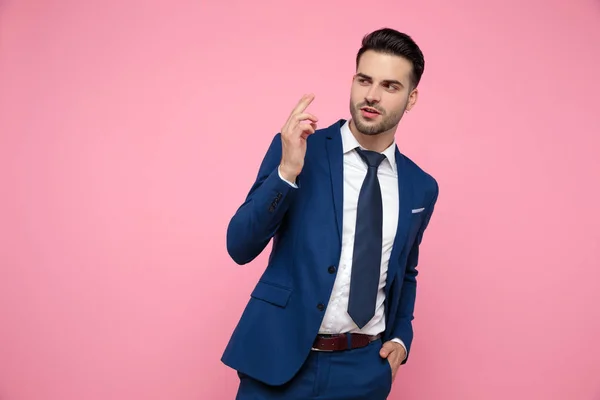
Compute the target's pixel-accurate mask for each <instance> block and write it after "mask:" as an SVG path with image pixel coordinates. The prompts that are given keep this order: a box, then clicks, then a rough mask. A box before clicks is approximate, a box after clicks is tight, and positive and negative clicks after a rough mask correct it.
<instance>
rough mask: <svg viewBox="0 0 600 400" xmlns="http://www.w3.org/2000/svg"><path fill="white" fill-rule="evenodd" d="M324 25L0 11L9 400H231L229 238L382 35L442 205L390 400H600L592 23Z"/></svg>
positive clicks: (353, 6) (421, 5)
mask: <svg viewBox="0 0 600 400" xmlns="http://www.w3.org/2000/svg"><path fill="white" fill-rule="evenodd" d="M209 3H210V4H209ZM332 4H333V2H330V3H328V5H319V2H318V1H316V0H313V1H305V2H281V1H270V2H263V3H262V4H258V3H256V2H242V1H217V2H212V1H211V2H209V1H200V2H198V1H189V2H184V1H178V2H175V1H172V2H167V1H161V2H159V1H148V0H144V1H142V0H134V1H131V0H130V1H127V2H122V1H75V0H71V1H63V2H52V1H41V0H40V1H17V0H5V1H2V2H1V3H0V46H1V47H0V184H1V186H0V187H1V189H2V196H1V197H0V210H1V211H0V221H1V222H0V226H1V228H0V264H1V270H0V323H1V325H0V398H1V399H2V400H83V399H85V400H100V399H102V400H104V399H114V400H132V399H135V400H138V399H139V400H154V399H161V400H162V399H170V400H175V399H177V400H188V399H189V400H192V399H211V400H212V399H232V398H233V397H234V393H235V391H236V385H237V377H236V375H235V373H234V372H233V371H231V370H229V369H227V368H226V367H224V366H223V365H222V364H221V363H220V361H219V358H220V356H221V353H222V351H223V348H224V346H225V343H226V341H227V340H228V337H229V334H230V332H231V330H232V329H233V327H234V325H235V323H236V322H237V319H238V318H239V316H240V313H241V311H242V308H243V307H244V305H245V302H246V300H247V299H248V295H249V292H250V290H251V289H252V287H253V286H254V284H255V282H256V280H257V278H258V276H259V274H260V273H261V271H262V269H263V268H264V263H265V261H266V257H267V254H268V253H267V252H265V253H263V255H262V256H261V257H260V258H259V259H258V260H256V261H255V262H254V263H253V264H252V265H250V266H246V267H238V266H236V265H235V264H234V263H233V262H232V261H231V260H230V259H229V258H228V256H227V254H226V250H225V229H226V226H227V222H228V221H229V218H230V217H231V215H232V214H233V212H234V211H235V209H236V208H237V206H238V205H239V204H240V203H241V201H243V198H244V196H245V195H246V192H247V190H248V188H249V187H250V185H251V183H252V181H253V179H254V177H255V174H256V170H257V167H258V164H259V162H260V160H261V159H262V157H263V155H264V151H265V150H266V148H267V146H268V144H269V143H270V140H271V138H272V136H273V135H274V134H275V133H276V132H277V131H278V130H279V128H280V126H281V125H282V124H283V122H284V119H285V118H286V117H287V114H288V112H289V111H290V110H291V108H292V107H293V106H294V104H295V103H296V101H297V100H298V99H299V98H300V96H301V95H302V94H303V93H305V92H309V91H312V92H314V93H315V94H316V100H315V101H314V103H313V105H311V107H310V110H311V111H312V112H314V113H315V114H316V115H317V116H319V118H320V119H321V126H326V125H329V124H330V123H332V122H334V121H335V120H336V119H338V118H341V117H347V113H348V96H349V88H350V79H351V76H352V74H353V72H354V57H355V54H356V51H357V50H358V47H359V44H360V39H361V37H362V35H363V34H364V33H366V32H368V31H371V30H373V29H377V28H380V27H383V26H391V27H394V28H397V29H399V30H402V31H406V32H408V33H410V34H411V35H413V36H414V38H415V39H416V40H417V42H418V43H419V44H420V45H421V46H422V48H423V51H424V52H425V55H426V70H425V75H424V77H423V82H422V87H421V97H420V102H419V104H418V105H417V107H416V108H415V109H414V110H413V111H412V112H411V113H410V114H408V116H407V117H406V118H405V119H404V120H403V122H402V125H401V129H400V130H399V135H398V140H399V143H400V146H401V148H402V151H404V152H405V153H406V154H408V155H409V156H410V157H411V158H413V159H414V160H416V161H417V162H418V163H419V164H420V165H422V166H423V167H424V168H425V169H426V170H428V171H430V172H431V173H432V174H433V175H434V176H435V177H436V178H437V179H438V181H439V183H440V187H441V194H440V200H439V204H438V208H437V212H436V215H435V216H434V219H433V220H432V224H431V225H430V228H429V230H428V234H427V235H426V239H425V242H424V245H423V252H422V261H421V267H420V270H421V275H420V290H419V298H418V300H417V310H416V312H417V318H416V320H415V331H416V337H415V342H414V348H413V353H412V356H411V360H410V362H409V363H408V364H407V365H406V366H405V367H403V368H402V370H401V373H400V374H399V376H398V378H397V380H396V382H395V384H394V388H393V392H392V396H391V399H403V400H406V399H414V400H417V399H418V400H470V399H474V400H496V399H498V400H499V399H508V398H510V399H524V400H537V399H540V400H554V399H556V400H588V399H600V342H599V341H600V250H599V246H598V244H599V243H598V242H599V233H598V230H599V229H598V227H599V226H600V211H599V208H600V207H599V204H600V191H599V182H600V159H599V158H598V148H599V146H600V139H599V138H600V117H599V116H600V111H599V110H600V100H599V99H600V97H599V94H600V78H599V77H598V73H599V71H600V69H599V65H600V45H599V43H600V4H599V3H598V2H597V1H596V0H578V1H570V2H567V1H565V0H553V1H548V0H529V1H523V2H520V1H516V0H511V1H497V0H494V1H486V2H483V1H476V0H463V1H461V2H458V3H457V2H451V3H448V2H446V1H442V0H434V1H429V2H426V3H425V2H414V1H413V2H398V1H388V2H375V3H372V2H354V3H353V2H340V3H338V4H340V5H339V6H333V5H332ZM282 357H285V355H282Z"/></svg>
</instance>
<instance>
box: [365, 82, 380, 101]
mask: <svg viewBox="0 0 600 400" xmlns="http://www.w3.org/2000/svg"><path fill="white" fill-rule="evenodd" d="M365 100H367V102H368V103H369V104H374V103H379V101H380V100H381V94H380V93H379V90H378V86H377V85H371V86H370V87H369V91H368V92H367V94H366V95H365Z"/></svg>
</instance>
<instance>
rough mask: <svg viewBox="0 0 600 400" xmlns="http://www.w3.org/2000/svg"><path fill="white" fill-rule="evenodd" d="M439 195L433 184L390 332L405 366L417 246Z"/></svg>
mask: <svg viewBox="0 0 600 400" xmlns="http://www.w3.org/2000/svg"><path fill="white" fill-rule="evenodd" d="M438 193H439V187H438V184H437V182H435V191H434V193H433V197H432V200H431V203H430V204H429V207H427V211H426V212H427V214H426V215H425V219H424V220H423V222H422V224H421V228H420V229H419V232H418V234H417V237H416V239H415V242H414V244H413V246H412V248H411V250H410V253H409V254H408V260H407V263H406V272H405V273H404V282H403V283H402V290H401V294H400V304H399V306H398V311H397V315H396V319H395V325H394V329H393V331H392V337H395V338H399V339H401V340H402V342H403V344H404V346H405V348H406V357H405V358H404V360H403V361H402V364H405V363H406V361H407V360H408V356H409V354H410V348H411V344H412V340H413V326H412V321H413V319H414V308H415V298H416V294H417V274H418V271H417V265H418V263H419V246H420V245H421V242H422V240H423V234H424V233H425V230H426V229H427V226H428V225H429V221H430V220H431V216H432V215H433V211H434V208H435V204H436V202H437V198H438Z"/></svg>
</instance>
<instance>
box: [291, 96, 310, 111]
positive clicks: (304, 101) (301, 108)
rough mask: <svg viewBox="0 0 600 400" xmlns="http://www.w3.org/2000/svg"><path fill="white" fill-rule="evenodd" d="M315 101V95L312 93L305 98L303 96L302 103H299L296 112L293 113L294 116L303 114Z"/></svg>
mask: <svg viewBox="0 0 600 400" xmlns="http://www.w3.org/2000/svg"><path fill="white" fill-rule="evenodd" d="M314 99H315V95H314V94H312V93H311V94H305V95H304V96H302V98H301V99H300V101H299V102H298V104H297V105H296V107H295V108H294V110H293V111H292V115H294V114H300V113H303V112H304V110H306V107H308V106H309V105H310V103H312V101H313V100H314Z"/></svg>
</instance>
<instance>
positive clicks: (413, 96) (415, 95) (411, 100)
mask: <svg viewBox="0 0 600 400" xmlns="http://www.w3.org/2000/svg"><path fill="white" fill-rule="evenodd" d="M418 99H419V89H417V88H414V89H413V91H412V92H410V94H409V95H408V104H407V105H406V111H410V110H411V109H412V108H413V107H414V106H415V104H417V100H418Z"/></svg>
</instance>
